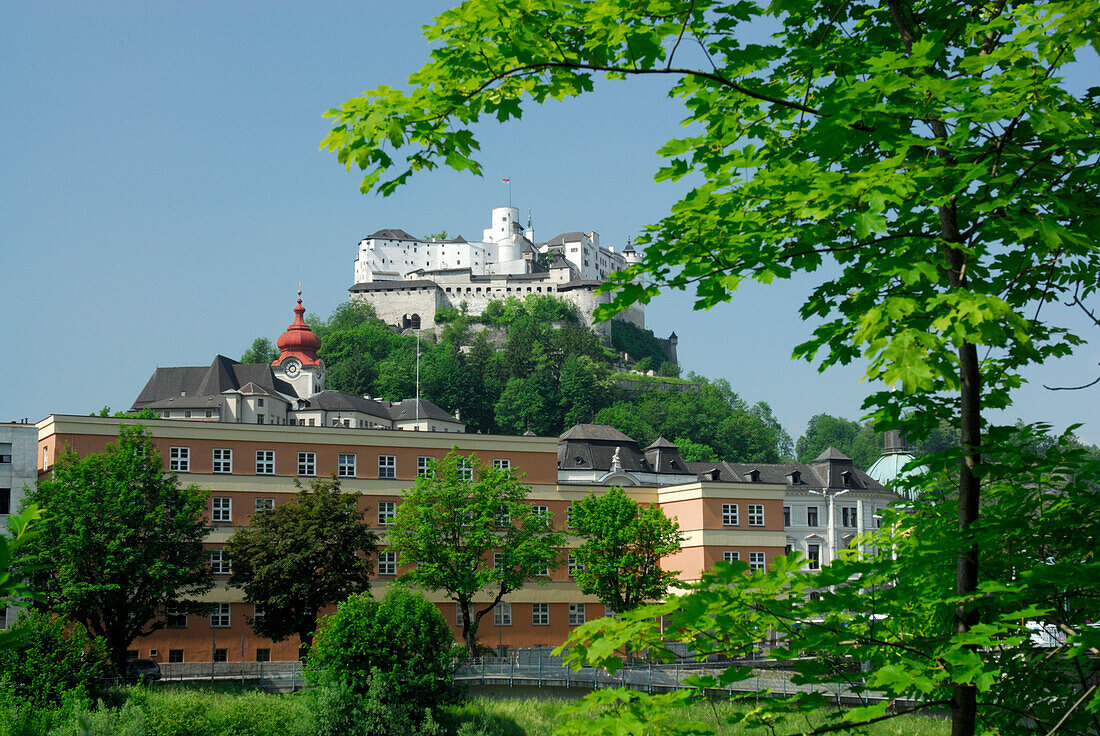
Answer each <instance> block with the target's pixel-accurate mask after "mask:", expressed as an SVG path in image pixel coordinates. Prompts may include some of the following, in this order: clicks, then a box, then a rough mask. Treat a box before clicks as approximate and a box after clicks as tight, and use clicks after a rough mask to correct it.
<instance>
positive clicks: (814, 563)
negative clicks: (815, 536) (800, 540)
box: [806, 544, 821, 570]
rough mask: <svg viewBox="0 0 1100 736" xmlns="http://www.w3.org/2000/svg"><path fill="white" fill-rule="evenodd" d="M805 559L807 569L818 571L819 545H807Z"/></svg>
mask: <svg viewBox="0 0 1100 736" xmlns="http://www.w3.org/2000/svg"><path fill="white" fill-rule="evenodd" d="M806 559H807V560H809V568H810V569H811V570H818V569H820V568H821V545H820V544H809V545H806Z"/></svg>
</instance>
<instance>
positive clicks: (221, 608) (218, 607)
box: [210, 603, 230, 661]
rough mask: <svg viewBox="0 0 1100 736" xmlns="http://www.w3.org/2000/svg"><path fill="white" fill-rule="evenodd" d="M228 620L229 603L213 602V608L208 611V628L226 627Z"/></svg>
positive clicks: (227, 626)
mask: <svg viewBox="0 0 1100 736" xmlns="http://www.w3.org/2000/svg"><path fill="white" fill-rule="evenodd" d="M229 620H230V619H229V604H228V603H215V604H214V608H213V609H212V610H211V611H210V628H212V629H228V628H229ZM215 661H216V660H215ZM223 661H224V660H223Z"/></svg>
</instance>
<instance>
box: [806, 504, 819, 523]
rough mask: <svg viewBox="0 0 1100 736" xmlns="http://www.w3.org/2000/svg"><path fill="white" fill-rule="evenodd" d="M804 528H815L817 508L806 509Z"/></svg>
mask: <svg viewBox="0 0 1100 736" xmlns="http://www.w3.org/2000/svg"><path fill="white" fill-rule="evenodd" d="M806 526H817V506H809V507H808V508H807V509H806Z"/></svg>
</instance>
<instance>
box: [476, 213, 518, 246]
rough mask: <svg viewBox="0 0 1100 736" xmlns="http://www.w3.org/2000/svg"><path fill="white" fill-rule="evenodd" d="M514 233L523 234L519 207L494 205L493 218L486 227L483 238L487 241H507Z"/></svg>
mask: <svg viewBox="0 0 1100 736" xmlns="http://www.w3.org/2000/svg"><path fill="white" fill-rule="evenodd" d="M513 235H523V226H522V225H521V224H520V222H519V208H517V207H494V208H493V218H492V220H491V221H490V223H489V227H487V228H485V232H484V235H483V237H482V240H483V241H485V242H486V243H507V242H509V241H511V240H512V236H513Z"/></svg>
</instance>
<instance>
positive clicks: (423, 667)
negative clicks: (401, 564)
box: [306, 586, 457, 711]
mask: <svg viewBox="0 0 1100 736" xmlns="http://www.w3.org/2000/svg"><path fill="white" fill-rule="evenodd" d="M455 646H456V645H455V640H454V635H453V634H451V627H450V626H448V625H447V622H446V621H445V620H444V619H443V614H441V613H440V612H439V609H438V608H437V607H436V606H435V605H433V604H432V603H431V602H430V601H428V600H427V599H426V598H425V597H424V596H423V595H421V594H419V593H416V592H414V591H411V590H408V589H406V588H402V587H400V586H390V588H389V589H388V590H387V591H386V595H385V597H384V598H383V599H382V600H381V601H376V600H374V599H372V598H371V597H370V594H368V593H357V594H355V595H352V596H351V597H350V598H348V599H347V600H345V601H343V602H342V603H340V605H339V606H337V608H336V613H334V614H332V615H331V616H328V617H326V618H325V620H324V622H323V623H322V624H321V628H320V631H318V632H317V641H316V644H315V646H314V647H313V648H312V649H310V651H309V656H308V657H307V659H306V675H307V677H309V678H310V679H311V680H313V681H314V682H316V683H318V684H323V683H325V682H328V681H330V680H332V679H338V680H342V681H344V682H346V683H347V684H348V685H349V686H350V688H351V690H352V691H353V692H354V693H356V694H358V695H360V696H365V695H367V694H368V693H369V691H370V686H371V680H372V679H374V678H377V677H381V678H385V679H386V680H388V681H389V683H390V687H388V688H387V690H388V691H389V692H391V693H392V694H393V696H394V697H395V698H396V699H397V700H399V701H401V702H403V703H405V704H407V705H409V706H410V707H412V708H414V709H416V710H420V711H422V710H423V709H425V708H428V709H435V708H438V707H439V706H440V705H444V704H446V703H448V702H451V701H452V700H454V698H455V696H456V695H457V693H456V690H455V685H454V680H453V677H454V661H455V658H454V648H455Z"/></svg>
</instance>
